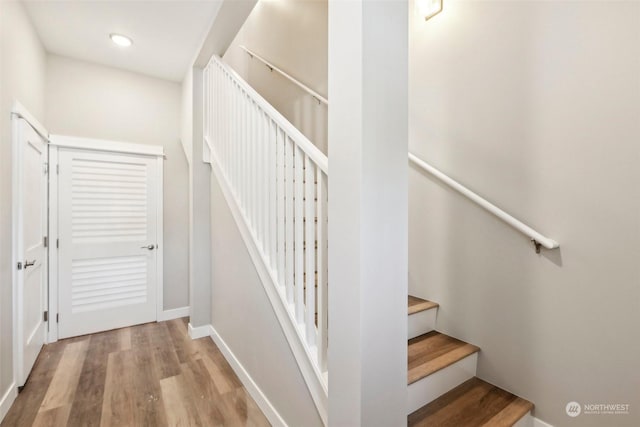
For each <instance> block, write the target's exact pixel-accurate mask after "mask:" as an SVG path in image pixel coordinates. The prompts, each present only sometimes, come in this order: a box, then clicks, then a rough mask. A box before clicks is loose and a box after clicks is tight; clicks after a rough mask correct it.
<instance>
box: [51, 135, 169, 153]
mask: <svg viewBox="0 0 640 427" xmlns="http://www.w3.org/2000/svg"><path fill="white" fill-rule="evenodd" d="M49 142H50V143H51V144H52V145H56V146H58V147H65V148H75V149H80V150H93V151H109V152H113V153H125V154H141V155H144V156H164V148H163V147H162V146H161V145H147V144H135V143H132V142H122V141H109V140H105V139H94V138H82V137H77V136H66V135H50V137H49Z"/></svg>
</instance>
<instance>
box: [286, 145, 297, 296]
mask: <svg viewBox="0 0 640 427" xmlns="http://www.w3.org/2000/svg"><path fill="white" fill-rule="evenodd" d="M284 138H285V140H284V142H285V168H286V178H285V185H286V190H285V204H286V207H285V221H286V228H287V230H286V237H285V239H286V240H285V242H286V243H285V246H286V247H285V251H286V252H285V253H286V261H285V266H286V269H287V273H286V278H285V282H286V286H287V301H288V302H289V303H293V302H294V289H295V284H294V275H295V266H294V263H293V260H294V258H295V257H294V254H293V236H294V223H293V221H294V218H295V216H294V213H295V210H294V208H293V194H294V193H293V170H294V168H293V149H294V147H295V145H294V143H293V141H291V139H289V137H287V136H286V134H285V135H284Z"/></svg>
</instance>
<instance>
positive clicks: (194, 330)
mask: <svg viewBox="0 0 640 427" xmlns="http://www.w3.org/2000/svg"><path fill="white" fill-rule="evenodd" d="M210 335H211V325H203V326H193V325H192V324H191V322H189V337H191V339H192V340H197V339H198V338H202V337H208V336H210Z"/></svg>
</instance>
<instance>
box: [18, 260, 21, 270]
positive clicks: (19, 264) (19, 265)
mask: <svg viewBox="0 0 640 427" xmlns="http://www.w3.org/2000/svg"><path fill="white" fill-rule="evenodd" d="M18 270H22V262H20V261H18Z"/></svg>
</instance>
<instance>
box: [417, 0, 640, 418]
mask: <svg viewBox="0 0 640 427" xmlns="http://www.w3.org/2000/svg"><path fill="white" fill-rule="evenodd" d="M410 21H411V30H410V80H409V81H410V121H409V125H410V128H409V136H410V140H409V145H410V149H411V150H412V151H413V152H415V153H416V154H417V155H419V156H420V157H422V158H424V159H426V160H427V161H429V162H430V163H432V164H433V165H434V166H436V167H438V168H440V169H441V170H443V171H445V172H446V173H448V174H449V175H450V176H452V177H454V178H455V179H457V180H459V181H460V182H462V183H464V184H466V185H468V186H469V187H470V188H472V189H474V190H476V191H477V192H478V193H480V194H481V195H483V196H486V197H487V198H488V199H490V200H492V201H494V203H496V204H497V205H499V206H501V207H503V208H504V209H505V210H506V211H508V212H511V213H513V214H514V215H515V216H516V217H518V218H520V219H522V220H524V221H525V222H527V223H529V224H531V225H532V226H534V227H535V228H537V229H539V230H540V231H541V232H543V233H546V234H547V235H549V236H550V237H552V238H554V239H556V240H557V241H559V242H560V245H561V248H560V249H559V250H556V251H545V252H543V253H542V254H541V255H536V254H535V253H534V251H533V247H532V245H531V243H530V242H529V241H528V240H527V238H526V237H524V236H522V235H520V234H519V233H518V232H516V231H514V230H513V229H511V228H510V227H509V226H507V225H505V224H503V223H501V222H499V221H498V220H496V219H495V218H494V217H492V216H490V215H488V214H487V213H485V212H484V211H482V210H480V209H479V208H477V207H476V206H475V205H473V204H471V203H470V202H468V201H467V200H464V199H462V198H461V197H460V196H458V195H457V194H455V193H453V192H451V191H450V190H448V189H446V188H444V187H442V186H441V185H439V184H437V183H435V182H433V180H432V179H430V178H429V177H427V176H425V175H423V174H421V173H420V172H418V171H416V170H415V169H413V170H412V171H411V173H410V194H409V199H410V213H409V222H410V226H409V229H410V246H409V252H410V261H409V272H410V284H409V287H410V290H411V291H412V292H413V293H414V294H417V295H418V296H422V297H427V298H430V299H432V300H434V301H436V302H438V303H440V309H439V311H438V329H440V330H442V331H443V332H446V333H448V334H451V335H454V336H456V337H459V338H461V339H464V340H466V341H469V342H472V343H473V344H476V345H478V346H480V347H481V349H482V351H481V353H480V358H479V368H478V375H479V376H480V377H481V378H483V379H485V380H487V381H489V382H491V383H494V384H497V385H499V386H501V387H503V388H506V389H507V390H510V391H512V392H514V393H516V394H519V395H521V396H523V397H526V398H528V399H530V400H531V401H532V402H533V403H535V405H536V409H535V415H536V416H537V417H539V418H541V419H543V420H544V421H547V422H550V423H552V424H554V425H557V426H574V425H575V426H578V425H579V426H594V427H595V426H604V425H607V426H614V425H615V426H618V427H622V426H632V425H633V426H637V425H640V412H638V408H640V393H639V392H638V386H639V384H640V370H638V361H639V360H640V340H638V339H637V338H638V332H637V328H638V325H640V262H639V261H640V246H639V245H638V240H639V239H640V185H639V183H640V167H638V164H639V161H640V149H639V145H638V144H639V141H640V3H638V2H610V1H592V2H538V1H519V2H493V1H455V0H449V1H445V9H444V11H443V12H442V14H440V15H438V16H436V17H435V18H433V19H431V20H429V21H427V22H425V21H424V20H423V19H421V18H419V17H417V16H416V15H411V18H410ZM572 400H575V401H577V402H580V403H629V404H631V415H628V416H623V415H618V416H594V415H581V416H580V417H578V418H575V419H571V418H569V417H567V415H566V414H565V405H566V404H567V402H569V401H572Z"/></svg>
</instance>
